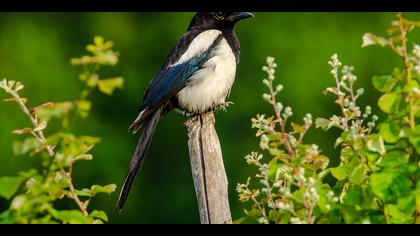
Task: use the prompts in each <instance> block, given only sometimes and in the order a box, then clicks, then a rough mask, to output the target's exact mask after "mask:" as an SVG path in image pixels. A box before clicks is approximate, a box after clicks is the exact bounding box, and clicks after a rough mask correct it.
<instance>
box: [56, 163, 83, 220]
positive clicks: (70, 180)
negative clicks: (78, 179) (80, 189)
mask: <svg viewBox="0 0 420 236" xmlns="http://www.w3.org/2000/svg"><path fill="white" fill-rule="evenodd" d="M62 171H64V173H65V170H64V169H63V168H62ZM72 174H73V161H69V172H68V173H66V177H67V181H68V183H69V188H70V195H71V197H72V198H73V200H74V201H75V202H76V204H77V206H78V207H79V208H80V211H82V213H83V215H85V216H88V215H89V213H88V211H87V204H83V203H82V201H80V198H79V196H77V193H76V188H75V187H74V185H73V178H72Z"/></svg>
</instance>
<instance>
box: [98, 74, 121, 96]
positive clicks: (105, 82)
mask: <svg viewBox="0 0 420 236" xmlns="http://www.w3.org/2000/svg"><path fill="white" fill-rule="evenodd" d="M123 87H124V78H122V77H117V78H112V79H102V80H100V81H99V90H100V91H101V92H102V93H105V94H108V95H112V94H113V93H114V90H115V89H117V88H119V89H122V88H123Z"/></svg>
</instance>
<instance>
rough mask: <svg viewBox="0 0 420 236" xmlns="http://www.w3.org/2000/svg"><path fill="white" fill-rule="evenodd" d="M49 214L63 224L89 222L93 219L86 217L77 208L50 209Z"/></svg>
mask: <svg viewBox="0 0 420 236" xmlns="http://www.w3.org/2000/svg"><path fill="white" fill-rule="evenodd" d="M51 214H52V216H53V217H54V218H56V219H57V220H60V221H61V222H62V223H64V224H91V223H92V222H93V219H92V218H90V217H86V216H84V215H83V214H82V212H80V211H79V210H61V211H57V210H52V211H51Z"/></svg>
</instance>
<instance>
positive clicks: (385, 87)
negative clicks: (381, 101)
mask: <svg viewBox="0 0 420 236" xmlns="http://www.w3.org/2000/svg"><path fill="white" fill-rule="evenodd" d="M397 82H398V80H397V79H395V78H394V77H392V76H390V75H384V76H374V77H373V78H372V83H373V86H374V87H375V89H377V90H378V91H380V92H384V93H388V92H391V91H392V89H393V88H394V86H395V84H396V83H397Z"/></svg>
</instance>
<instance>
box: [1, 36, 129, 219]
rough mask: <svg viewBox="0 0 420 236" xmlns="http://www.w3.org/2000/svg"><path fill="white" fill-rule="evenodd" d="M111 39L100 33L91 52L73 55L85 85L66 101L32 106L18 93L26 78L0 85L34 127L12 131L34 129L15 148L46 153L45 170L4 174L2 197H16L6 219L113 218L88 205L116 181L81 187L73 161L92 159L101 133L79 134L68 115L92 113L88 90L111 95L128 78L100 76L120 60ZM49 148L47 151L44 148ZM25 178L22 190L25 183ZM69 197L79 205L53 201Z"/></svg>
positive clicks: (112, 187) (109, 188)
mask: <svg viewBox="0 0 420 236" xmlns="http://www.w3.org/2000/svg"><path fill="white" fill-rule="evenodd" d="M112 46H113V45H112V42H110V41H106V42H105V41H104V39H103V38H102V37H95V39H94V44H90V45H88V47H87V49H88V52H89V53H90V55H86V56H82V57H81V58H80V59H72V64H75V65H82V66H83V72H82V73H81V74H80V78H81V79H82V81H83V82H84V87H85V88H84V89H83V91H82V93H81V95H80V96H79V99H77V100H74V101H67V102H56V103H52V102H48V103H45V104H42V105H40V106H37V107H35V108H33V109H28V108H27V106H26V103H27V99H26V98H22V97H21V96H20V95H19V93H18V92H19V91H20V90H22V89H23V88H24V86H23V84H22V83H21V82H15V81H7V80H5V79H4V80H3V81H1V82H0V87H1V88H2V89H4V90H5V91H6V93H8V94H10V95H12V98H11V99H6V100H5V101H7V102H17V103H18V104H19V106H20V107H21V109H22V111H23V112H24V113H25V114H26V115H27V116H28V117H29V119H30V120H31V122H32V125H33V128H23V129H18V130H15V131H13V132H12V133H13V134H18V135H24V134H31V135H32V137H30V138H26V139H25V140H23V141H20V140H18V141H16V142H15V143H14V144H13V150H14V152H15V154H27V153H30V154H31V155H35V154H38V155H39V156H40V158H41V159H42V164H43V168H44V169H42V170H41V171H38V170H29V171H26V172H21V173H20V174H19V175H18V176H16V177H0V197H5V198H7V199H11V198H12V197H13V198H12V200H11V204H10V207H9V209H8V210H6V211H4V212H2V213H0V222H1V223H57V222H58V223H102V222H103V221H108V217H107V215H106V213H105V212H104V211H98V210H93V211H90V210H89V209H88V206H89V204H90V203H91V201H92V198H93V197H95V196H96V195H97V194H98V193H107V194H111V193H112V192H114V191H115V189H116V185H115V184H109V185H105V186H100V185H92V186H91V187H90V188H83V189H81V190H79V189H78V188H76V186H75V184H74V182H73V174H74V164H75V163H76V162H78V161H83V160H85V161H88V160H92V159H93V156H92V154H90V151H91V150H92V149H93V147H94V146H95V145H96V144H97V143H98V142H99V141H100V138H97V137H91V136H78V135H75V134H73V133H70V125H69V121H70V120H71V121H74V118H75V117H83V118H85V117H87V116H88V115H89V111H90V109H91V102H90V101H89V100H87V97H88V95H89V94H90V93H91V92H92V91H93V90H94V89H95V88H98V89H99V91H101V92H103V93H105V94H108V95H111V94H112V93H113V92H114V90H115V89H117V88H122V87H123V82H124V80H123V78H122V77H116V78H110V79H100V76H99V74H98V73H99V69H100V68H101V67H102V66H109V65H111V66H113V65H116V63H117V62H118V53H116V52H114V51H113V50H112ZM53 119H57V120H62V124H63V129H62V130H60V129H59V130H56V131H55V132H52V134H50V135H49V136H48V135H47V134H46V132H45V131H46V130H47V128H48V127H47V126H48V123H49V122H53ZM42 150H46V154H47V155H46V156H45V155H43V154H45V153H43V152H41V151H42ZM45 157H47V158H45ZM24 181H26V184H25V186H24V188H23V189H22V190H21V191H20V189H21V188H22V187H21V183H22V182H24ZM64 199H68V200H70V201H73V202H74V203H75V205H77V208H78V210H76V209H70V210H66V209H55V208H54V203H55V202H57V201H62V200H64Z"/></svg>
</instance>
